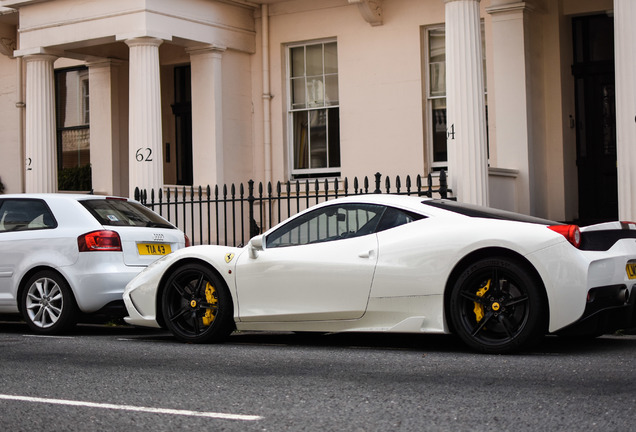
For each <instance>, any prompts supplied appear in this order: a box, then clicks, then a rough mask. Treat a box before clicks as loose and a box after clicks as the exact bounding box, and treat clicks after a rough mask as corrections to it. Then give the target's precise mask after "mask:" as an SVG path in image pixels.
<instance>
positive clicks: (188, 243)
mask: <svg viewBox="0 0 636 432" xmlns="http://www.w3.org/2000/svg"><path fill="white" fill-rule="evenodd" d="M183 236H184V237H185V247H190V238H189V237H188V235H187V234H184V235H183Z"/></svg>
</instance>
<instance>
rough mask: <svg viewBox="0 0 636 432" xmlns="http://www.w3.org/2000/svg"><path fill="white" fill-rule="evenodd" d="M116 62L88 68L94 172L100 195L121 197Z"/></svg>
mask: <svg viewBox="0 0 636 432" xmlns="http://www.w3.org/2000/svg"><path fill="white" fill-rule="evenodd" d="M118 67H119V62H117V61H116V60H104V61H100V62H95V63H90V64H89V65H88V83H89V86H90V96H91V97H90V113H91V121H90V128H91V171H92V180H93V190H94V191H95V193H97V194H107V195H121V194H124V195H125V194H126V193H127V192H128V191H127V190H126V191H123V190H121V172H120V153H119V152H120V137H119V133H120V132H119V130H120V126H119V97H118V95H119V86H118V79H117V75H118V72H119V71H118Z"/></svg>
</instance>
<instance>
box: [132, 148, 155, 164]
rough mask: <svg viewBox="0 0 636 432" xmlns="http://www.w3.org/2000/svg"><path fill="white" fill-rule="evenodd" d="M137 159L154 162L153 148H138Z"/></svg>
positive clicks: (138, 160)
mask: <svg viewBox="0 0 636 432" xmlns="http://www.w3.org/2000/svg"><path fill="white" fill-rule="evenodd" d="M135 159H136V160H137V162H152V149H151V148H148V147H146V148H139V149H137V152H136V153H135Z"/></svg>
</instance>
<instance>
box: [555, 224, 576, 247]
mask: <svg viewBox="0 0 636 432" xmlns="http://www.w3.org/2000/svg"><path fill="white" fill-rule="evenodd" d="M548 228H550V229H551V230H552V231H554V232H558V233H559V234H561V235H562V236H563V237H565V238H566V239H567V240H568V241H569V242H570V243H572V245H573V246H574V247H576V248H578V247H579V246H581V230H580V229H579V227H578V225H551V226H549V227H548Z"/></svg>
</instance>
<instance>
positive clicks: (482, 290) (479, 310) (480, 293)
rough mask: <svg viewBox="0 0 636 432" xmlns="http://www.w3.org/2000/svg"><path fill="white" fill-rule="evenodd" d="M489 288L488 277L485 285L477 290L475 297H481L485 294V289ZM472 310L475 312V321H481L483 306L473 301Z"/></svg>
mask: <svg viewBox="0 0 636 432" xmlns="http://www.w3.org/2000/svg"><path fill="white" fill-rule="evenodd" d="M489 289H490V279H488V282H487V283H486V285H484V286H483V287H481V288H479V289H478V290H477V297H483V296H484V295H486V291H488V290H489ZM473 312H475V318H476V319H477V322H479V321H481V320H482V318H483V317H484V307H483V306H482V305H480V304H479V303H477V302H475V309H473Z"/></svg>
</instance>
